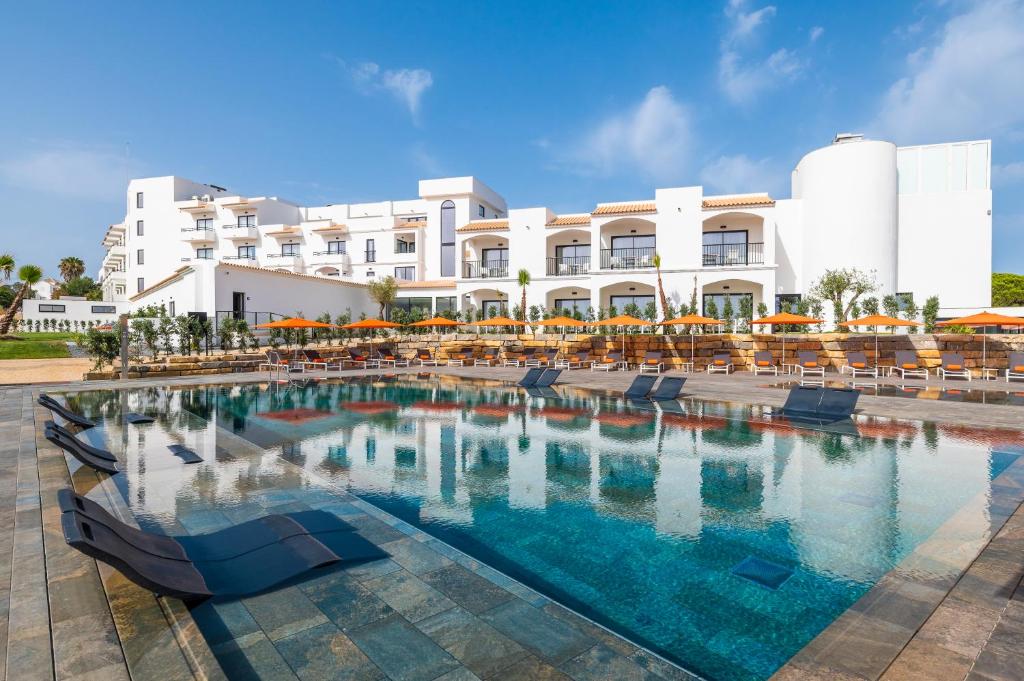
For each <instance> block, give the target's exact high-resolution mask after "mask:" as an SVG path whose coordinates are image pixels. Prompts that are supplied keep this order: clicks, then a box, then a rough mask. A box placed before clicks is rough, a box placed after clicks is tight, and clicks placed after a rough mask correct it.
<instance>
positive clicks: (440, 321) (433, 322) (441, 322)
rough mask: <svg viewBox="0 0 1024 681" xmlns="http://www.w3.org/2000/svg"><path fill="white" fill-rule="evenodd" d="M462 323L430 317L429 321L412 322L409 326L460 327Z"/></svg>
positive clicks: (444, 318) (445, 318)
mask: <svg viewBox="0 0 1024 681" xmlns="http://www.w3.org/2000/svg"><path fill="white" fill-rule="evenodd" d="M462 325H463V323H462V322H457V321H455V320H454V319H448V318H447V317H432V318H430V319H424V320H423V321H421V322H413V323H412V324H410V325H409V326H462Z"/></svg>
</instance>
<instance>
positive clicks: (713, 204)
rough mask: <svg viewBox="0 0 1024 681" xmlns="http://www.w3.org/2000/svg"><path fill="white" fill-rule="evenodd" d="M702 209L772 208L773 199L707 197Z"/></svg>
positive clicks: (759, 196)
mask: <svg viewBox="0 0 1024 681" xmlns="http://www.w3.org/2000/svg"><path fill="white" fill-rule="evenodd" d="M702 205H703V207H704V208H711V209H715V208H739V207H742V206H774V205H775V199H773V198H772V197H770V196H768V195H767V194H736V195H733V196H709V197H708V198H706V199H704V201H703V203H702Z"/></svg>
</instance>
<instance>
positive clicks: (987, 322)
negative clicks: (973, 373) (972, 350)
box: [936, 310, 1024, 367]
mask: <svg viewBox="0 0 1024 681" xmlns="http://www.w3.org/2000/svg"><path fill="white" fill-rule="evenodd" d="M936 326H981V327H983V328H982V332H981V366H982V367H984V366H985V364H986V362H987V358H988V353H987V351H988V348H987V347H986V346H987V345H988V327H990V326H1024V317H1010V316H1008V315H1005V314H998V313H996V312H988V311H987V310H986V311H985V312H979V313H977V314H972V315H968V316H966V317H959V318H957V319H947V320H946V321H944V322H939V323H938V324H937V325H936Z"/></svg>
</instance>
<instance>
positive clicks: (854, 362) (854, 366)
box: [839, 352, 878, 378]
mask: <svg viewBox="0 0 1024 681" xmlns="http://www.w3.org/2000/svg"><path fill="white" fill-rule="evenodd" d="M839 373H840V374H844V373H850V374H852V375H853V377H854V378H857V377H858V376H871V377H872V378H878V367H874V366H871V365H869V364H868V356H867V355H866V354H864V353H863V352H848V353H846V364H844V365H843V366H841V367H839Z"/></svg>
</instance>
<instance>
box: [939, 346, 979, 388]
mask: <svg viewBox="0 0 1024 681" xmlns="http://www.w3.org/2000/svg"><path fill="white" fill-rule="evenodd" d="M935 375H936V376H938V377H939V378H940V379H942V380H946V379H947V378H966V379H967V380H968V381H969V380H971V371H970V370H969V369H968V368H967V366H966V365H965V364H964V356H963V355H961V354H959V353H956V352H944V353H942V364H941V365H939V366H938V367H937V368H936V369H935Z"/></svg>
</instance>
